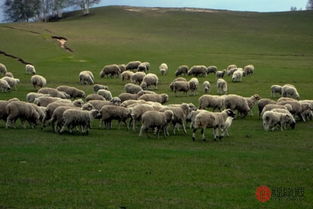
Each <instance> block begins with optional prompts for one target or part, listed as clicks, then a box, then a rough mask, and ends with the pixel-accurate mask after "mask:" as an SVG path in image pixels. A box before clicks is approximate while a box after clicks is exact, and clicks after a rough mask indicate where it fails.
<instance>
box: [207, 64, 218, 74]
mask: <svg viewBox="0 0 313 209" xmlns="http://www.w3.org/2000/svg"><path fill="white" fill-rule="evenodd" d="M216 71H217V67H216V66H214V65H211V66H208V67H207V74H210V73H216Z"/></svg>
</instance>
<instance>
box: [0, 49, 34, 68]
mask: <svg viewBox="0 0 313 209" xmlns="http://www.w3.org/2000/svg"><path fill="white" fill-rule="evenodd" d="M0 54H3V55H4V56H6V57H10V58H13V59H15V60H17V61H19V62H20V63H22V64H25V65H26V64H31V63H30V62H27V61H25V60H24V59H22V58H20V57H17V56H15V55H12V54H8V53H6V52H5V51H2V50H0Z"/></svg>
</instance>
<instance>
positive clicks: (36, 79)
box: [30, 75, 47, 89]
mask: <svg viewBox="0 0 313 209" xmlns="http://www.w3.org/2000/svg"><path fill="white" fill-rule="evenodd" d="M30 82H31V84H32V85H33V87H34V88H35V89H36V88H42V87H44V86H46V85H47V80H46V79H45V77H43V76H41V75H33V76H32V77H31V79H30Z"/></svg>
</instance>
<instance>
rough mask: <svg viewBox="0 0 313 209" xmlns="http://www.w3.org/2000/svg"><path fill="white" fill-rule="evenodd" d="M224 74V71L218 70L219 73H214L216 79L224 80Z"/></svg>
mask: <svg viewBox="0 0 313 209" xmlns="http://www.w3.org/2000/svg"><path fill="white" fill-rule="evenodd" d="M225 72H226V70H219V71H216V73H215V74H216V78H224V75H225Z"/></svg>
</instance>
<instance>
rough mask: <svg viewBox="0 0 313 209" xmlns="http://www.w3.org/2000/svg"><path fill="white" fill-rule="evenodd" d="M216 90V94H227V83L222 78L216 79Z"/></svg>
mask: <svg viewBox="0 0 313 209" xmlns="http://www.w3.org/2000/svg"><path fill="white" fill-rule="evenodd" d="M216 88H217V93H218V94H227V91H228V87H227V82H226V81H225V80H224V79H223V78H219V79H217V81H216Z"/></svg>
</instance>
